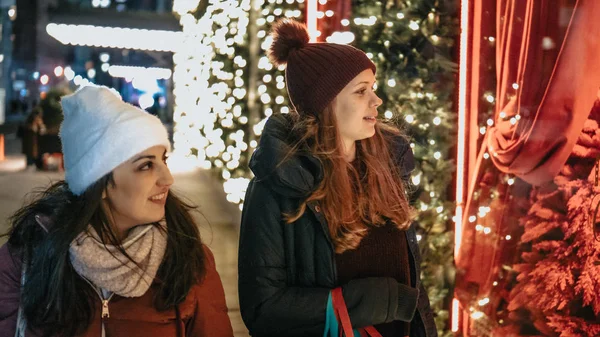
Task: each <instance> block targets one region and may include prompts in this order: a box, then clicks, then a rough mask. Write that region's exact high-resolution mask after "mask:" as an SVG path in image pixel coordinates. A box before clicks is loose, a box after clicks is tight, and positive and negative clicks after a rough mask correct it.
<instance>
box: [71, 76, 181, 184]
mask: <svg viewBox="0 0 600 337" xmlns="http://www.w3.org/2000/svg"><path fill="white" fill-rule="evenodd" d="M61 104H62V107H63V113H64V116H65V117H64V120H63V122H62V124H61V126H60V139H61V141H62V150H63V155H64V162H65V179H66V181H67V184H68V185H69V189H70V190H71V192H73V193H74V194H75V195H81V194H82V193H83V192H84V191H85V190H86V189H87V188H88V187H89V186H91V185H92V184H93V183H95V182H96V181H98V179H100V178H102V177H103V176H105V175H106V174H108V173H109V172H111V171H112V170H114V169H115V168H116V167H117V166H119V165H120V164H121V163H123V162H125V161H127V160H129V159H131V158H132V157H133V156H135V155H136V154H138V153H140V152H143V151H144V150H147V149H149V148H151V147H153V146H156V145H163V146H164V147H165V148H166V149H167V151H170V150H171V143H170V142H169V136H168V134H167V130H166V129H165V127H164V125H163V124H162V123H161V122H160V120H159V119H158V118H156V117H154V116H152V115H150V114H149V113H147V112H146V111H144V110H141V109H139V108H136V107H134V106H133V105H131V104H128V103H125V102H123V101H122V100H121V98H120V97H119V95H118V93H116V91H112V90H111V89H109V88H107V87H101V86H95V85H90V86H86V87H83V88H81V89H79V90H78V91H77V92H75V93H74V94H72V95H69V96H65V97H63V98H62V99H61Z"/></svg>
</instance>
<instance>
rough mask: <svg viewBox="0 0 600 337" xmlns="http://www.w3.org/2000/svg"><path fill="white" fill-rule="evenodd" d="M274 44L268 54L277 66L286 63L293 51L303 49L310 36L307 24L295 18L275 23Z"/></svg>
mask: <svg viewBox="0 0 600 337" xmlns="http://www.w3.org/2000/svg"><path fill="white" fill-rule="evenodd" d="M271 36H272V37H273V44H271V47H270V48H269V51H268V55H269V59H270V60H271V62H273V63H274V64H275V65H276V66H279V65H282V64H286V63H287V62H288V59H289V56H290V53H291V52H292V51H295V50H298V49H302V48H303V47H304V46H306V44H308V41H309V40H310V37H309V36H308V30H307V29H306V26H305V25H303V24H301V23H299V22H297V21H293V20H281V21H278V22H277V23H275V24H274V25H273V28H272V32H271Z"/></svg>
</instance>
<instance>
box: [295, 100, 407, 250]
mask: <svg viewBox="0 0 600 337" xmlns="http://www.w3.org/2000/svg"><path fill="white" fill-rule="evenodd" d="M333 104H334V102H332V103H330V104H329V106H328V107H327V108H325V110H324V111H323V113H322V114H320V115H319V118H317V117H315V116H312V115H309V114H299V113H297V112H292V114H293V116H294V118H295V119H296V121H295V123H294V128H293V133H294V134H296V135H297V137H296V139H298V141H297V143H296V144H295V145H294V146H293V147H292V150H291V151H290V153H289V154H288V156H286V158H288V157H289V156H291V155H293V153H294V152H295V151H297V150H298V148H300V147H301V146H302V145H303V144H306V145H308V147H309V148H310V151H311V153H312V154H313V155H314V156H316V157H317V158H318V159H319V160H320V161H321V164H322V166H323V177H324V178H323V180H322V181H321V183H320V184H319V186H318V188H317V189H316V190H315V191H314V192H313V193H312V194H311V195H310V196H309V197H308V198H307V199H306V200H304V201H303V202H302V204H301V205H300V207H299V208H298V210H297V211H296V212H295V213H293V214H287V215H285V219H286V222H287V223H292V222H294V221H296V220H298V219H299V218H300V217H301V216H302V214H304V212H305V210H306V205H307V203H308V202H310V201H318V202H319V203H320V204H321V209H322V212H323V214H324V215H325V218H326V219H327V223H328V226H329V234H330V235H331V240H332V242H333V245H334V247H335V251H336V253H342V252H344V251H346V250H350V249H354V248H356V247H358V245H359V243H360V241H361V240H362V238H363V237H364V236H365V234H366V233H367V230H368V225H372V226H382V225H384V224H385V223H386V222H387V221H391V222H392V223H393V224H394V225H395V226H396V227H397V228H399V229H401V230H405V229H407V228H408V227H409V225H410V220H411V218H412V209H411V207H410V205H409V203H408V198H407V195H406V190H405V186H404V182H403V180H402V172H401V169H400V168H399V167H398V164H397V163H396V161H395V160H394V156H393V154H392V152H391V148H390V144H391V141H392V138H394V137H404V135H403V134H402V132H401V131H400V130H399V129H398V128H396V127H394V126H391V125H388V124H385V123H383V122H379V121H378V122H377V124H376V125H375V135H374V136H373V137H371V138H367V139H364V140H360V141H357V142H356V159H355V160H354V162H352V163H348V162H347V161H346V160H345V159H344V156H343V150H342V149H343V147H342V142H341V137H340V135H339V132H338V129H337V127H336V117H335V113H334V111H333ZM284 160H285V159H284Z"/></svg>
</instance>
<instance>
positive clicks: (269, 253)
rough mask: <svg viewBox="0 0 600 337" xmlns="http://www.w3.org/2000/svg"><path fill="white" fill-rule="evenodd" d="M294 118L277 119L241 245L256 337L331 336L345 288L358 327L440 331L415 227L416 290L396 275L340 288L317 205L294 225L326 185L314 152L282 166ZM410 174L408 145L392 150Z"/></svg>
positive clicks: (246, 303)
mask: <svg viewBox="0 0 600 337" xmlns="http://www.w3.org/2000/svg"><path fill="white" fill-rule="evenodd" d="M291 123H292V122H291V119H290V117H289V116H287V115H274V116H272V117H271V118H270V119H269V120H268V122H267V124H266V126H265V129H264V132H263V135H262V137H261V140H260V145H259V147H258V148H257V149H256V151H255V153H254V155H253V157H252V160H251V162H250V167H251V169H252V171H253V172H254V174H255V178H254V179H252V181H251V182H250V185H249V186H248V191H247V193H246V199H245V202H244V210H243V213H242V226H241V233H240V247H239V266H238V267H239V296H240V309H241V314H242V318H243V320H244V322H245V323H246V326H247V327H248V329H249V330H250V333H251V334H252V336H259V337H267V336H278V337H280V336H303V337H307V336H319V337H321V336H323V330H324V327H325V311H326V305H327V298H328V296H329V291H330V290H331V289H333V288H335V287H338V286H342V287H343V293H344V298H345V300H346V304H347V306H348V311H349V313H350V319H351V321H352V324H353V325H354V326H355V327H363V326H368V325H375V324H380V323H386V322H391V321H394V320H401V321H407V322H412V323H411V336H412V337H435V336H437V332H436V329H435V324H434V322H433V317H432V313H431V309H430V307H429V299H428V298H427V293H426V292H425V290H424V289H423V286H422V285H421V282H420V280H419V263H420V254H419V247H418V244H417V240H416V233H415V230H414V227H411V228H410V229H409V230H407V231H406V236H407V239H408V243H409V248H410V253H411V257H410V261H411V274H412V277H413V282H412V284H415V285H416V287H415V288H411V287H409V286H406V285H404V284H400V283H398V282H397V281H396V280H395V279H393V278H389V277H373V278H365V279H357V280H353V281H350V282H349V283H347V284H343V285H341V284H338V282H337V279H336V278H337V276H336V266H335V259H334V250H333V245H332V243H331V240H330V236H329V231H328V229H327V223H326V220H325V217H324V216H323V214H322V213H321V212H320V209H319V206H318V205H317V204H316V203H310V204H309V205H308V207H307V211H306V212H305V213H304V214H303V215H302V217H301V218H300V219H298V220H297V221H296V222H294V223H293V224H286V223H285V221H284V220H283V218H282V214H284V213H292V212H295V211H296V210H297V209H298V206H299V204H300V202H301V201H302V200H304V199H305V198H306V197H307V196H308V195H310V193H311V192H312V191H313V190H314V189H315V188H316V187H317V185H318V183H319V182H320V181H321V179H322V175H323V172H322V168H321V164H320V162H319V161H318V160H317V159H316V158H315V157H313V156H311V155H310V154H308V153H305V154H302V153H300V154H298V155H296V156H294V157H293V158H290V159H288V160H286V161H285V162H284V163H283V164H280V163H281V161H282V159H283V158H284V157H285V156H286V155H287V153H288V151H289V150H290V144H289V140H288V139H289V138H290V137H289V134H290V130H291ZM392 147H393V148H394V149H395V153H397V158H396V159H397V162H398V164H399V165H401V167H402V168H403V172H404V173H405V175H406V176H408V173H409V172H410V171H411V170H412V169H413V168H414V161H413V156H412V151H411V150H410V147H409V146H408V144H407V143H406V141H405V140H403V139H401V138H398V139H396V140H395V141H394V144H392Z"/></svg>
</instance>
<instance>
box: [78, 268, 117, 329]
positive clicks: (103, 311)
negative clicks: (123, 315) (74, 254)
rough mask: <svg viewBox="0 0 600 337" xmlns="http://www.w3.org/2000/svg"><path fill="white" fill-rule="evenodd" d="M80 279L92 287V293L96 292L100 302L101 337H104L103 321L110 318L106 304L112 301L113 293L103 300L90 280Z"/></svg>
mask: <svg viewBox="0 0 600 337" xmlns="http://www.w3.org/2000/svg"><path fill="white" fill-rule="evenodd" d="M82 278H83V279H84V280H85V281H86V282H87V283H88V284H89V285H90V286H91V287H92V289H94V291H95V292H96V294H98V297H100V301H101V302H102V315H101V320H102V322H101V324H102V335H101V336H102V337H104V336H106V334H105V330H104V320H105V319H106V318H109V317H110V312H109V310H108V302H109V301H110V300H111V299H112V297H113V296H114V295H115V293H112V294H110V296H108V298H104V296H103V295H102V293H101V292H100V291H99V290H98V287H96V286H95V285H94V284H93V283H92V282H91V281H90V280H88V279H87V278H86V277H83V276H82Z"/></svg>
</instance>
